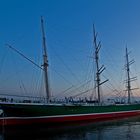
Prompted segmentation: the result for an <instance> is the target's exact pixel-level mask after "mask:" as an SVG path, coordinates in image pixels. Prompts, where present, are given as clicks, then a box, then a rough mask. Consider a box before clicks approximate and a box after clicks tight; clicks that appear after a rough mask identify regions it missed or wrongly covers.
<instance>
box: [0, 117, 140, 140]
mask: <svg viewBox="0 0 140 140" xmlns="http://www.w3.org/2000/svg"><path fill="white" fill-rule="evenodd" d="M27 139H29V140H140V116H138V117H131V118H124V119H118V120H110V121H104V122H98V123H97V122H96V123H95V122H86V123H77V124H69V125H68V124H67V125H59V126H55V127H51V126H50V127H48V126H35V127H29V126H28V127H24V128H23V127H22V128H21V127H19V128H17V127H15V128H2V129H1V132H0V140H27Z"/></svg>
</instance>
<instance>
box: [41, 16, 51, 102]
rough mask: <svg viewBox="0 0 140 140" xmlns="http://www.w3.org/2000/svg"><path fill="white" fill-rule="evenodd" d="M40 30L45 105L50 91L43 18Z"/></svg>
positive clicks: (48, 99)
mask: <svg viewBox="0 0 140 140" xmlns="http://www.w3.org/2000/svg"><path fill="white" fill-rule="evenodd" d="M41 29H42V45H43V65H42V66H43V69H44V77H45V90H46V96H47V103H49V101H50V91H49V81H48V66H49V65H48V57H47V49H46V38H45V31H44V21H43V17H41Z"/></svg>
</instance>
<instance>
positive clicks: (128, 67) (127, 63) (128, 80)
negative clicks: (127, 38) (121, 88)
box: [126, 48, 131, 104]
mask: <svg viewBox="0 0 140 140" xmlns="http://www.w3.org/2000/svg"><path fill="white" fill-rule="evenodd" d="M126 71H127V93H128V104H130V103H131V100H130V94H131V83H130V64H129V58H128V51H127V48H126Z"/></svg>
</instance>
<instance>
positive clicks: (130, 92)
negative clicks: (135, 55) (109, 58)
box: [125, 47, 138, 104]
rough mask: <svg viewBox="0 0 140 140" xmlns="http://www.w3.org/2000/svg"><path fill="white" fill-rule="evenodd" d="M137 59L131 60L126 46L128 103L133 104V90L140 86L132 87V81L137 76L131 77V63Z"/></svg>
mask: <svg viewBox="0 0 140 140" xmlns="http://www.w3.org/2000/svg"><path fill="white" fill-rule="evenodd" d="M134 62H135V61H134V60H131V61H130V60H129V53H128V50H127V47H126V65H125V68H126V72H127V80H126V84H127V86H126V88H127V89H126V91H127V94H128V101H127V103H128V104H131V94H132V90H136V89H138V88H131V82H132V81H136V80H137V77H130V65H131V64H133V63H134Z"/></svg>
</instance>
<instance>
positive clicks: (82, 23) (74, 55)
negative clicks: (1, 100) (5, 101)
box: [0, 0, 140, 95]
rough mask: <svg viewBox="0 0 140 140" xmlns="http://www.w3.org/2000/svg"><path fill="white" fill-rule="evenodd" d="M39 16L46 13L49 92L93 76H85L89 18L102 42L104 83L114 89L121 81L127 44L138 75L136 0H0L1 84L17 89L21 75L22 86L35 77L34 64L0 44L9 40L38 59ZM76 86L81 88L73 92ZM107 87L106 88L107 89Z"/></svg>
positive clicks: (90, 48) (139, 32)
mask: <svg viewBox="0 0 140 140" xmlns="http://www.w3.org/2000/svg"><path fill="white" fill-rule="evenodd" d="M40 16H43V17H44V19H45V30H46V40H47V49H48V53H49V54H48V55H49V63H50V71H49V74H50V86H51V90H52V92H53V94H54V95H55V94H58V93H61V92H62V91H64V90H65V89H67V88H69V87H71V86H73V85H74V86H75V85H76V86H80V85H81V84H83V83H84V81H86V80H85V79H89V80H90V79H92V76H93V74H91V75H89V77H91V78H87V77H88V74H89V73H90V72H89V71H90V69H91V68H92V67H93V65H92V59H91V52H92V51H93V36H92V35H93V33H92V31H93V29H92V26H93V23H94V24H95V27H96V31H97V32H98V38H99V40H101V42H102V49H101V56H102V58H101V63H103V64H105V65H106V69H107V70H106V72H105V73H104V75H105V77H107V78H109V79H110V81H109V84H108V86H109V87H110V83H111V84H113V87H115V88H116V89H120V88H121V89H122V87H124V85H123V84H124V83H123V80H124V79H123V78H124V76H125V75H124V72H123V70H124V69H123V65H124V63H125V58H124V55H125V54H124V53H125V46H126V44H127V46H128V49H129V50H130V51H131V52H132V53H131V54H130V57H131V58H134V59H135V61H136V63H135V65H134V66H135V69H134V71H132V75H137V76H138V79H140V67H139V66H140V61H139V59H140V57H139V52H140V47H139V45H140V39H139V37H140V1H139V0H40V1H39V0H28V1H27V0H20V1H19V0H12V1H10V0H9V1H8V0H1V1H0V59H1V60H0V62H1V66H0V77H1V78H0V79H1V81H2V82H0V83H1V86H0V89H2V90H3V89H4V88H6V89H8V90H10V88H12V89H15V87H16V88H17V89H21V88H19V87H18V86H19V85H21V84H19V83H23V82H21V81H26V82H25V85H26V87H27V89H28V88H30V87H32V86H33V85H34V84H33V83H34V82H35V81H36V82H35V83H37V79H38V78H37V75H40V73H39V72H38V71H39V70H38V69H37V68H34V66H32V65H31V66H30V63H28V62H26V60H24V59H23V58H21V57H20V56H18V55H17V54H15V53H13V52H12V51H11V50H9V49H7V48H6V47H5V44H6V43H9V44H11V45H13V46H14V47H15V48H17V49H18V50H20V51H21V52H23V53H24V54H25V55H26V56H28V57H29V58H31V59H33V60H34V61H35V62H36V63H38V64H40V65H41V59H40V58H41V53H42V50H41V47H42V40H41V39H42V38H41V29H40ZM15 67H16V70H15ZM54 70H55V71H57V73H56V72H55V71H54ZM18 71H19V72H18ZM133 72H135V74H133ZM17 73H18V74H19V75H18V76H17ZM58 73H59V74H58ZM11 75H12V76H11ZM60 75H61V76H60ZM19 77H20V78H19ZM122 77H123V78H122ZM4 79H8V80H4ZM17 79H20V80H21V81H20V80H17ZM33 79H35V80H33ZM103 79H104V78H103ZM16 80H17V81H18V82H16ZM32 80H33V81H34V82H31V81H32ZM3 81H5V82H3ZM19 81H20V82H19ZM27 81H28V82H27ZM120 81H121V82H120ZM17 83H18V84H17ZM31 83H32V86H31V85H30V84H31ZM22 85H23V84H22ZM91 85H92V84H91V83H90V86H91ZM137 85H139V81H137ZM134 86H135V85H134ZM8 87H10V88H8ZM105 88H106V87H105ZM111 88H112V87H111ZM85 89H86V87H85ZM22 90H23V88H22ZM34 90H35V89H34ZM32 91H33V90H32ZM81 91H84V89H81V90H80V91H77V92H81ZM30 92H31V91H30ZM106 92H108V93H110V92H111V91H108V90H107V89H106Z"/></svg>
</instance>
